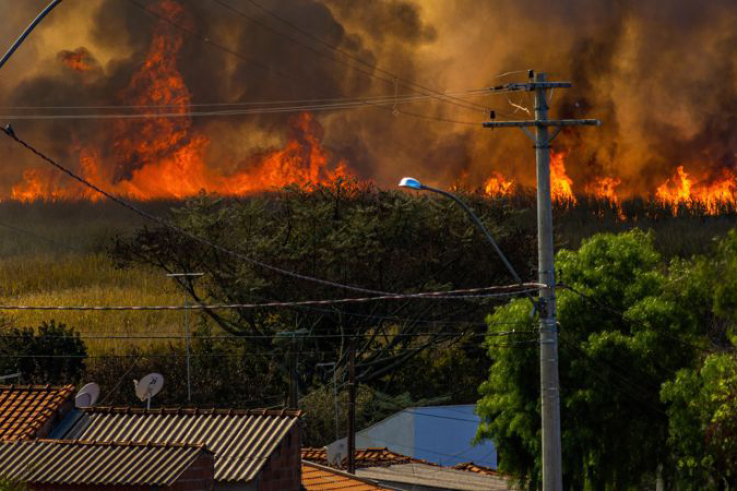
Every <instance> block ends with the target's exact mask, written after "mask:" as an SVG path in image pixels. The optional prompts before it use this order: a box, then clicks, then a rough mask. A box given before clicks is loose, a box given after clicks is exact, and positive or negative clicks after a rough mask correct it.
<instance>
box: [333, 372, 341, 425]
mask: <svg viewBox="0 0 737 491" xmlns="http://www.w3.org/2000/svg"><path fill="white" fill-rule="evenodd" d="M336 365H337V363H335V362H333V404H334V405H335V439H336V440H339V439H340V429H339V428H338V423H339V418H338V377H337V375H336V374H335V372H336V368H337V367H336Z"/></svg>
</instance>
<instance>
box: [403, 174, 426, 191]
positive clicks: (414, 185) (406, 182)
mask: <svg viewBox="0 0 737 491" xmlns="http://www.w3.org/2000/svg"><path fill="white" fill-rule="evenodd" d="M399 187H402V188H410V189H415V190H417V191H419V190H421V189H422V188H423V186H422V183H421V182H420V181H418V180H417V179H415V178H414V177H403V178H402V180H401V181H399Z"/></svg>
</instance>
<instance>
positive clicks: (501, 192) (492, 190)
mask: <svg viewBox="0 0 737 491" xmlns="http://www.w3.org/2000/svg"><path fill="white" fill-rule="evenodd" d="M512 191H514V180H511V179H510V180H507V179H505V178H504V176H503V175H501V174H500V173H499V172H496V171H495V172H492V176H491V177H490V178H489V180H488V181H486V184H485V185H484V192H485V193H486V194H487V195H488V196H510V195H511V194H512Z"/></svg>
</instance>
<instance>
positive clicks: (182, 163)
mask: <svg viewBox="0 0 737 491" xmlns="http://www.w3.org/2000/svg"><path fill="white" fill-rule="evenodd" d="M157 8H158V10H159V11H160V12H162V13H163V14H164V15H166V16H167V18H175V19H177V22H180V21H181V22H186V18H185V19H184V20H183V21H182V20H180V18H182V17H184V11H183V9H182V7H181V6H180V5H179V4H178V3H177V2H175V1H174V0H161V1H160V2H159V4H158V5H157ZM158 27H159V28H158V29H155V31H154V32H155V33H154V35H153V38H152V40H151V44H150V46H149V50H148V53H147V56H146V60H145V61H144V63H143V65H142V66H141V67H140V68H139V69H138V70H137V71H136V72H135V73H134V74H133V76H132V78H131V80H130V83H129V84H128V86H127V87H126V88H125V89H124V90H123V91H122V92H121V94H120V99H121V100H122V101H124V102H125V104H127V105H131V106H147V107H145V108H141V111H142V112H151V111H156V110H159V111H161V112H165V113H172V112H175V113H180V114H186V113H187V112H188V111H189V108H190V101H191V94H190V92H189V89H188V88H187V86H186V84H185V83H184V79H183V78H182V76H181V74H180V73H179V71H178V69H177V66H176V57H177V54H178V52H179V50H180V48H181V46H182V42H183V39H182V35H181V33H180V32H179V31H178V30H175V29H173V28H172V26H171V25H169V24H168V23H165V22H163V21H162V22H160V25H159V26H158ZM84 53H86V50H85V51H84ZM84 53H82V52H79V50H78V51H77V52H70V53H69V54H67V55H65V56H63V57H60V59H62V60H63V62H64V63H66V64H67V65H68V66H71V67H72V68H75V67H78V66H79V67H81V66H82V65H79V64H78V62H79V63H81V61H80V60H81V59H82V57H83V55H84ZM77 55H79V56H77ZM90 58H91V57H90ZM75 69H78V68H75ZM163 106H166V107H163ZM288 126H289V128H288V130H289V133H288V137H287V142H286V144H285V146H284V147H283V148H282V149H276V150H270V151H266V152H262V153H260V154H258V155H255V156H251V157H248V158H246V159H244V160H243V161H242V162H241V163H240V164H239V165H238V166H237V168H236V169H235V171H233V172H230V173H223V172H218V171H215V170H213V169H211V168H209V167H208V166H207V165H206V163H205V151H206V149H207V146H208V145H209V139H208V138H207V137H206V136H205V135H203V134H201V133H199V132H197V131H195V130H193V128H192V121H191V119H190V118H187V117H179V118H166V117H162V118H147V119H143V120H134V119H121V120H119V121H118V122H117V123H116V125H115V127H114V130H113V136H114V144H113V151H112V153H113V159H114V160H115V161H116V163H117V166H116V167H115V168H114V169H113V168H112V166H110V165H103V157H102V154H101V152H100V150H98V149H97V148H94V147H91V146H82V147H79V148H78V149H77V150H76V152H75V153H76V154H77V155H78V158H79V173H80V174H81V175H82V177H84V178H85V179H86V180H88V181H90V182H92V183H93V184H95V185H97V186H99V187H101V188H103V189H106V190H108V191H110V192H112V193H114V194H117V195H120V196H124V197H128V198H132V199H137V200H151V199H158V198H176V199H181V198H186V197H190V196H194V195H196V194H198V193H199V192H201V191H203V190H205V191H208V192H215V193H218V194H221V195H241V194H246V193H252V192H256V191H262V190H266V189H271V188H278V187H283V186H286V185H290V184H298V185H310V184H318V183H321V182H326V181H330V180H334V179H336V178H339V177H343V178H346V177H351V175H352V173H351V171H350V169H349V167H348V163H347V162H346V161H345V160H344V159H340V158H337V157H335V156H334V155H333V154H332V152H331V151H330V150H328V149H327V148H325V147H324V146H323V145H322V137H323V131H322V127H321V126H320V124H319V123H318V122H317V121H316V120H315V119H314V117H313V116H312V115H311V114H309V113H302V114H299V115H296V116H294V117H292V118H290V120H289V124H288ZM55 176H56V174H54V173H53V172H50V171H49V172H45V171H42V170H37V169H28V170H26V171H25V172H24V174H23V180H22V182H20V183H18V184H16V185H15V186H14V187H13V188H12V191H11V197H12V198H13V199H16V200H20V201H32V200H37V199H44V200H57V199H91V200H96V199H100V198H101V197H100V196H99V195H98V194H96V193H95V192H94V191H92V190H91V189H89V188H87V187H84V186H82V185H81V184H78V183H75V182H66V181H61V180H59V179H58V177H55Z"/></svg>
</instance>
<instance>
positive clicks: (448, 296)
mask: <svg viewBox="0 0 737 491" xmlns="http://www.w3.org/2000/svg"><path fill="white" fill-rule="evenodd" d="M521 286H522V287H526V288H523V289H519V290H518V288H519V287H521ZM539 287H540V285H538V284H537V283H524V284H522V285H518V284H515V285H505V286H490V287H484V288H469V289H465V290H449V291H438V292H423V293H406V294H396V295H380V296H375V297H361V298H338V299H327V300H302V301H295V302H263V303H231V304H225V303H218V304H190V305H0V310H55V311H56V310H81V311H137V310H231V309H259V308H283V307H301V306H305V305H335V304H345V303H367V302H376V301H384V300H407V299H439V300H461V299H467V298H508V297H512V296H516V295H520V294H528V293H531V292H534V291H536V289H537V288H539ZM496 290H509V291H502V292H500V293H483V294H481V293H480V292H493V291H496ZM466 293H468V294H469V295H466ZM476 293H479V294H478V295H477V294H476Z"/></svg>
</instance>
